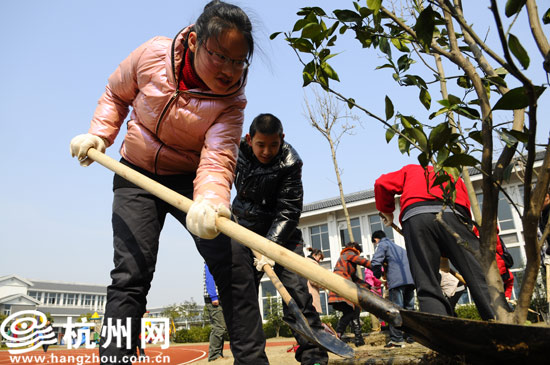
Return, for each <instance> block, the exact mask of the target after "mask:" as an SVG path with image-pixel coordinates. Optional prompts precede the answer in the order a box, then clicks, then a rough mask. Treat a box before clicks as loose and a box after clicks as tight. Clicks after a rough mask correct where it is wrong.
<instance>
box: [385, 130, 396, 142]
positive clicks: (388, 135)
mask: <svg viewBox="0 0 550 365" xmlns="http://www.w3.org/2000/svg"><path fill="white" fill-rule="evenodd" d="M394 128H395V127H393V128H388V129H386V143H390V141H391V140H392V138H393V136H395V129H394Z"/></svg>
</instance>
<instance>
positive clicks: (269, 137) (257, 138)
mask: <svg viewBox="0 0 550 365" xmlns="http://www.w3.org/2000/svg"><path fill="white" fill-rule="evenodd" d="M283 138H284V134H283V137H282V138H281V137H279V135H278V134H277V133H275V134H263V133H260V132H256V134H255V135H254V137H250V134H247V135H246V142H247V143H248V145H249V146H250V147H252V152H253V153H254V156H256V158H257V159H258V161H260V163H262V164H264V165H266V164H268V163H270V162H271V160H273V158H274V157H275V156H276V155H277V153H279V149H280V148H281V144H282V142H283Z"/></svg>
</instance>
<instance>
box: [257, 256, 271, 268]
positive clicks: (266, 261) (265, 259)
mask: <svg viewBox="0 0 550 365" xmlns="http://www.w3.org/2000/svg"><path fill="white" fill-rule="evenodd" d="M264 265H269V266H271V267H273V266H274V265H275V261H273V260H272V259H270V258H269V257H267V256H264V255H262V257H261V258H260V259H259V260H258V258H256V257H254V266H256V270H258V271H263V270H264Z"/></svg>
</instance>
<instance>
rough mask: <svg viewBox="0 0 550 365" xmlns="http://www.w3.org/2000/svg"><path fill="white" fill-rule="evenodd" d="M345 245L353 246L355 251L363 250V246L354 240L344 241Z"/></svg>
mask: <svg viewBox="0 0 550 365" xmlns="http://www.w3.org/2000/svg"><path fill="white" fill-rule="evenodd" d="M347 247H353V248H355V249H356V250H357V251H359V252H363V248H362V247H361V245H360V244H358V243H357V242H354V241H352V242H348V243H346V248H347Z"/></svg>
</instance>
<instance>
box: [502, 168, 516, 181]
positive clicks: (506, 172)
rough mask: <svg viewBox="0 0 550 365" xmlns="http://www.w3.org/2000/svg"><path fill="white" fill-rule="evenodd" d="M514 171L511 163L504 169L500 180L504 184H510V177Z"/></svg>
mask: <svg viewBox="0 0 550 365" xmlns="http://www.w3.org/2000/svg"><path fill="white" fill-rule="evenodd" d="M513 170H514V164H513V163H511V164H509V165H508V166H506V168H505V169H504V172H503V174H502V178H503V180H504V181H506V182H510V178H511V177H512V171H513Z"/></svg>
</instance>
